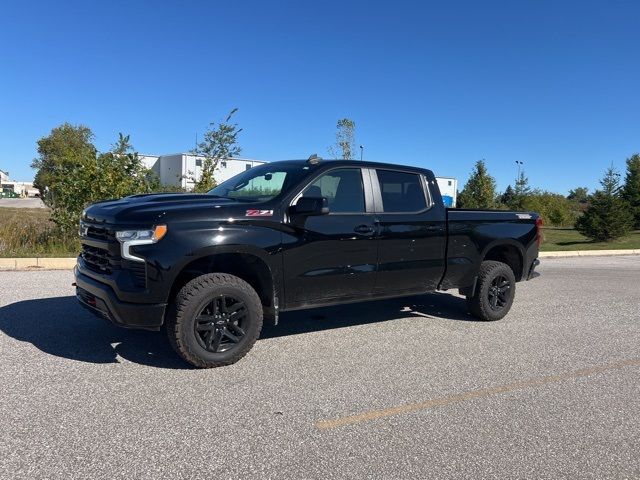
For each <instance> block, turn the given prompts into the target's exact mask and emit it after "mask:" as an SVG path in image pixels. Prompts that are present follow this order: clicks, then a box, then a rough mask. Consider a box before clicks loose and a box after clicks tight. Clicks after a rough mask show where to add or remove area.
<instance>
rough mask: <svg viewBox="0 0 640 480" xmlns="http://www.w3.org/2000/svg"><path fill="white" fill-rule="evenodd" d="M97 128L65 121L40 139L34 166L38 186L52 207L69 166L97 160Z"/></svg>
mask: <svg viewBox="0 0 640 480" xmlns="http://www.w3.org/2000/svg"><path fill="white" fill-rule="evenodd" d="M92 142H93V132H92V131H91V129H90V128H89V127H86V126H84V125H71V124H70V123H64V124H62V125H60V126H59V127H56V128H54V129H53V130H51V133H50V134H49V135H48V136H46V137H43V138H41V139H40V140H38V142H37V143H38V157H37V158H36V159H34V160H33V162H32V164H31V168H34V169H36V175H35V179H34V182H33V183H34V186H35V187H36V188H37V189H38V190H40V196H41V197H42V200H43V201H44V202H45V204H47V205H48V206H49V207H51V206H52V205H53V202H54V201H55V198H56V196H57V195H59V194H60V192H58V191H57V188H56V186H57V184H58V183H59V181H60V179H61V177H63V176H64V175H65V174H66V172H67V171H68V170H69V169H73V168H76V167H81V166H83V165H87V164H88V163H91V162H92V161H94V160H95V157H96V147H95V146H94V145H93V143H92Z"/></svg>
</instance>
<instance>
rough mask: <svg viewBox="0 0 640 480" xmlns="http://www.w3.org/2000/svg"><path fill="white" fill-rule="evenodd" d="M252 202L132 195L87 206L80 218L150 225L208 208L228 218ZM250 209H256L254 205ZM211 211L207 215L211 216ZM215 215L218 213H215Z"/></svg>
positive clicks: (202, 196)
mask: <svg viewBox="0 0 640 480" xmlns="http://www.w3.org/2000/svg"><path fill="white" fill-rule="evenodd" d="M248 205H257V204H253V203H246V202H238V201H236V200H232V199H228V198H219V197H215V196H213V195H207V194H204V193H203V194H184V193H157V194H146V195H132V196H130V197H125V198H122V199H119V200H105V201H103V202H98V203H94V204H92V205H90V206H89V207H87V208H86V209H85V211H84V212H83V214H82V219H83V220H86V221H89V222H92V223H107V224H113V223H121V224H132V225H134V224H135V225H141V224H153V223H156V222H158V221H160V220H162V219H163V218H165V217H171V216H173V215H175V214H180V213H181V212H189V213H190V214H193V213H194V212H195V211H197V210H202V211H203V212H205V211H209V210H210V209H216V210H222V209H223V207H229V208H224V213H223V212H222V211H221V212H220V215H221V216H222V215H229V214H230V213H232V212H233V211H235V210H238V211H240V210H242V211H244V210H246V209H247V206H248ZM249 208H255V207H253V206H251V207H249ZM210 213H211V212H209V214H210ZM216 213H217V212H216Z"/></svg>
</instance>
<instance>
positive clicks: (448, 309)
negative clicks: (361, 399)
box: [0, 293, 474, 369]
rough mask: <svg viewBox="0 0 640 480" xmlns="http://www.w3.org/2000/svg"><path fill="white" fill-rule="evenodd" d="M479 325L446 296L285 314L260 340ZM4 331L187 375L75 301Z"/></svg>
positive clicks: (18, 312) (141, 338)
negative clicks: (413, 322)
mask: <svg viewBox="0 0 640 480" xmlns="http://www.w3.org/2000/svg"><path fill="white" fill-rule="evenodd" d="M407 317H417V318H425V319H433V318H445V319H450V320H464V321H474V319H473V317H471V316H470V315H469V314H468V313H467V311H466V306H465V301H464V299H463V298H460V297H454V296H451V295H447V294H441V293H436V294H430V295H423V296H419V297H407V298H402V299H393V300H384V301H373V302H364V303H357V304H349V305H342V306H337V307H327V308H321V309H320V308H318V309H312V310H304V311H297V312H290V313H284V314H282V315H281V316H280V322H279V325H278V326H274V325H273V324H270V323H269V322H267V323H265V325H264V328H263V331H262V335H261V337H260V338H261V339H264V338H275V337H284V336H288V335H299V334H305V333H310V332H315V331H321V330H328V329H336V328H344V327H350V326H354V325H366V324H370V323H378V322H385V321H391V320H394V319H399V318H407ZM0 331H2V332H4V333H5V334H6V335H8V336H9V337H11V338H14V339H16V340H19V341H22V342H29V343H31V344H32V345H33V346H35V347H36V348H37V349H39V350H41V351H42V352H45V353H48V354H50V355H54V356H57V357H62V358H68V359H72V360H77V361H80V362H88V363H118V357H121V358H124V359H126V360H128V361H130V362H134V363H138V364H141V365H148V366H153V367H158V368H174V369H187V368H191V367H190V366H189V365H188V364H186V363H185V362H183V361H182V360H181V359H180V358H178V357H177V355H176V354H175V353H174V352H173V350H172V349H171V346H170V345H169V342H168V341H167V339H166V337H165V333H164V331H161V332H147V331H137V330H127V329H124V328H120V327H116V326H114V325H111V324H110V323H108V322H107V321H105V320H101V319H99V318H97V317H94V316H93V315H91V314H90V313H89V312H86V311H85V310H84V309H82V308H81V307H80V306H79V305H78V303H77V300H76V298H75V297H73V296H68V297H55V298H41V299H36V300H25V301H21V302H16V303H12V304H9V305H6V306H2V307H0Z"/></svg>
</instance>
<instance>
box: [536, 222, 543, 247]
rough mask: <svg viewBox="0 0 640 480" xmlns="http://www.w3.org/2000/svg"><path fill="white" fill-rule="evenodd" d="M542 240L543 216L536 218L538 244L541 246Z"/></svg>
mask: <svg viewBox="0 0 640 480" xmlns="http://www.w3.org/2000/svg"><path fill="white" fill-rule="evenodd" d="M541 242H542V218H540V217H538V218H536V244H537V245H538V247H540V243H541Z"/></svg>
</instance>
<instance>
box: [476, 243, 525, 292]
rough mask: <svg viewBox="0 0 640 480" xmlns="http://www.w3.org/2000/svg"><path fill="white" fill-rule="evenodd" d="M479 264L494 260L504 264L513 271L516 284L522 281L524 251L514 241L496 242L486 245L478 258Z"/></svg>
mask: <svg viewBox="0 0 640 480" xmlns="http://www.w3.org/2000/svg"><path fill="white" fill-rule="evenodd" d="M480 258H481V262H484V261H485V260H495V261H497V262H502V263H506V264H507V265H509V267H511V270H513V274H514V276H515V277H516V282H519V281H521V280H522V277H523V275H524V258H525V254H524V250H523V248H522V246H521V245H520V244H519V243H518V242H516V241H515V240H510V239H502V240H496V241H494V242H492V243H490V244H489V245H487V246H486V247H485V249H484V251H483V252H482V255H481V256H480Z"/></svg>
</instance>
